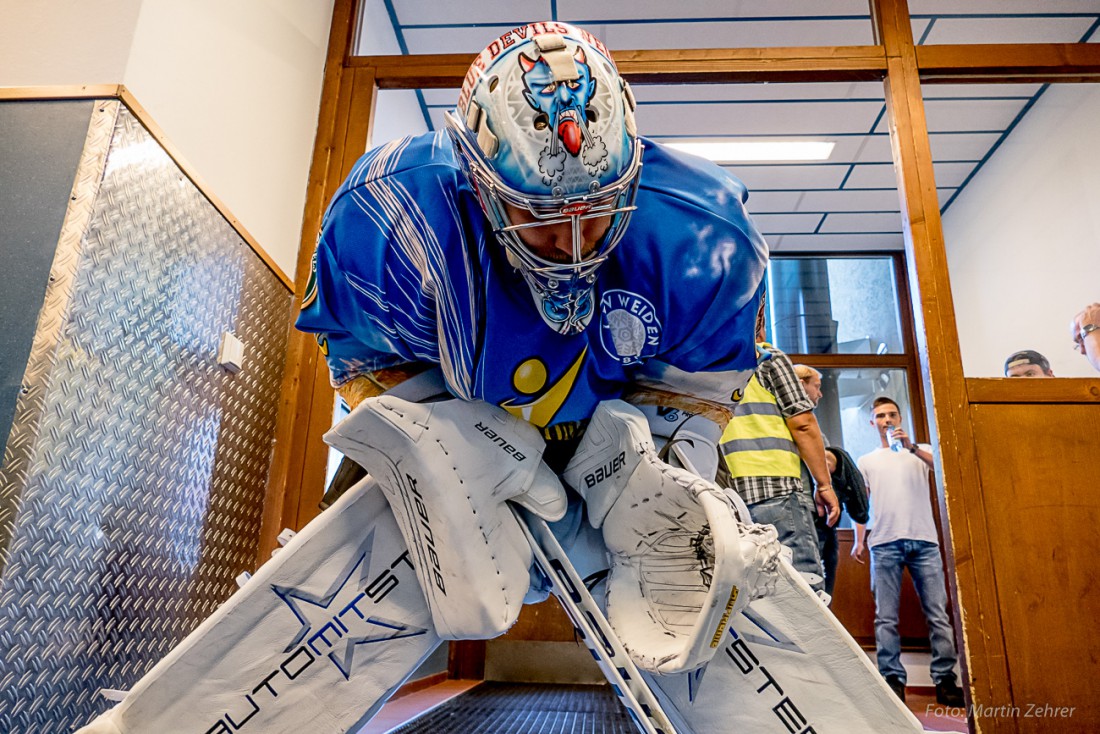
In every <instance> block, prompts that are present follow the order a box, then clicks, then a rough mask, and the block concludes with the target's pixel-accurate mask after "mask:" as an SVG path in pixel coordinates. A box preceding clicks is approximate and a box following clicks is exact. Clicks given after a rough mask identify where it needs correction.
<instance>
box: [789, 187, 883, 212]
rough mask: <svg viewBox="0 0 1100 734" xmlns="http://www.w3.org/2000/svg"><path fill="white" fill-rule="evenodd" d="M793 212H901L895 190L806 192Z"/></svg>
mask: <svg viewBox="0 0 1100 734" xmlns="http://www.w3.org/2000/svg"><path fill="white" fill-rule="evenodd" d="M795 211H802V212H860V211H867V212H874V211H879V212H884V211H893V212H896V211H901V201H900V200H899V199H898V192H897V191H896V190H886V189H884V190H881V191H860V190H854V191H850V190H848V189H841V190H839V191H807V192H805V193H804V194H802V199H801V200H800V201H799V202H798V208H797V209H796V210H795Z"/></svg>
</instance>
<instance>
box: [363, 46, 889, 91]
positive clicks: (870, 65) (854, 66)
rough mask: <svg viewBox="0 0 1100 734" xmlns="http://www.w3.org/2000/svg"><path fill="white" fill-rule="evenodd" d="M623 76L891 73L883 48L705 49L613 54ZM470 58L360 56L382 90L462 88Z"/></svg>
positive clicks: (819, 77) (738, 78)
mask: <svg viewBox="0 0 1100 734" xmlns="http://www.w3.org/2000/svg"><path fill="white" fill-rule="evenodd" d="M611 53H612V55H613V56H614V57H615V64H616V65H617V66H618V67H619V72H620V73H621V74H622V75H623V76H624V77H625V78H626V79H627V80H628V81H630V82H631V83H638V84H716V83H722V82H742V83H743V82H812V81H876V80H879V79H882V78H883V75H884V74H885V72H886V59H885V56H884V54H883V50H882V47H881V46H835V47H806V48H801V47H798V48H703V49H672V50H667V51H664V50H646V51H612V52H611ZM471 61H473V56H472V55H471V54H414V55H408V56H356V57H352V58H351V59H349V60H348V64H349V66H351V67H354V68H361V67H371V68H373V69H374V70H375V75H376V77H377V84H378V87H379V88H380V89H446V88H458V87H459V86H461V84H462V79H463V77H465V75H466V72H467V71H468V70H469V68H470V62H471Z"/></svg>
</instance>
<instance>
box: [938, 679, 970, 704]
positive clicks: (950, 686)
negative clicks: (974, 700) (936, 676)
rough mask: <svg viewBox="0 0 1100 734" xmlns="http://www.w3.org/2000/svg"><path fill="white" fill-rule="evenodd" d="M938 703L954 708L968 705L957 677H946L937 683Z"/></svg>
mask: <svg viewBox="0 0 1100 734" xmlns="http://www.w3.org/2000/svg"><path fill="white" fill-rule="evenodd" d="M936 703H938V704H941V705H943V706H951V707H953V708H961V707H963V706H965V705H966V702H965V701H964V700H963V692H962V689H961V688H959V684H958V683H957V682H956V681H955V677H954V676H951V677H950V678H944V679H943V680H941V681H940V682H939V683H937V684H936Z"/></svg>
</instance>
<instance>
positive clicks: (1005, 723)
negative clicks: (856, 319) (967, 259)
mask: <svg viewBox="0 0 1100 734" xmlns="http://www.w3.org/2000/svg"><path fill="white" fill-rule="evenodd" d="M870 1H871V13H872V18H873V20H874V23H875V32H876V38H877V39H878V40H881V42H882V44H883V46H884V47H885V49H886V58H887V76H886V109H887V116H888V121H889V128H890V144H891V148H892V152H893V158H894V169H895V171H897V172H898V174H897V175H898V190H899V192H900V193H901V196H902V198H901V206H902V217H903V223H904V233H905V250H906V259H907V267H908V273H909V283H910V289H911V291H912V294H913V297H914V304H915V306H916V308H915V309H914V314H913V315H914V328H915V330H916V334H917V341H918V347H919V355H920V362H921V366H922V377H923V379H924V381H925V394H926V396H927V397H928V398H929V399H930V401H931V406H932V408H933V415H930V416H929V418H930V420H929V424H930V426H932V427H933V428H934V431H935V432H934V434H933V436H932V439H933V441H932V442H933V443H934V444H936V445H937V449H938V450H937V457H936V468H937V471H936V482H937V490H938V491H937V494H938V496H939V500H940V513H941V517H946V518H947V519H948V523H947V526H948V527H947V534H948V535H949V542H948V544H947V547H946V551H947V557H948V561H949V563H948V566H949V568H954V571H955V572H954V574H949V575H948V579H949V581H950V582H951V586H952V590H953V591H954V597H955V599H956V604H955V605H954V611H955V614H954V616H955V619H954V621H955V632H956V639H958V640H960V643H961V644H960V646H959V647H960V653H961V655H960V659H961V662H962V665H963V670H964V673H965V674H966V675H967V678H968V681H967V682H968V683H969V687H970V690H971V694H972V698H973V702H974V703H977V704H980V705H981V706H984V707H992V706H998V705H1003V704H1005V703H1006V702H1011V701H1012V695H1011V685H1010V681H1009V674H1008V669H1007V663H1006V659H1005V657H1006V656H1005V643H1004V639H1003V625H1002V621H1001V617H1000V606H999V604H998V598H997V586H996V583H995V578H994V576H995V573H994V567H993V558H992V552H991V546H990V539H989V536H988V526H987V522H986V513H985V507H984V497H983V495H982V491H981V490H982V487H981V477H980V476H979V474H978V471H977V454H976V450H975V445H974V436H973V428H972V426H971V419H970V405H969V401H968V398H967V394H966V384H965V381H964V379H963V369H962V357H961V355H960V353H959V342H958V328H957V326H956V323H955V310H954V303H953V300H952V296H951V284H950V278H949V275H948V266H947V252H946V250H945V248H944V242H943V229H942V225H941V223H940V213H939V201H938V199H937V195H936V183H935V177H934V174H933V168H932V151H931V147H930V144H929V140H928V125H927V120H926V118H925V112H924V101H923V98H922V96H921V87H920V79H919V74H918V69H917V55H916V48H915V46H914V43H913V33H912V26H911V25H910V18H909V10H908V7H907V6H906V2H905V0H870ZM979 711H980V710H979ZM975 721H976V723H977V725H978V726H980V727H981V728H982V730H983V731H996V732H1009V731H1013V732H1014V731H1016V726H1015V721H1014V720H1011V719H1003V718H1002V719H993V718H991V717H989V716H988V715H986V716H984V717H983V716H978V717H976V718H975Z"/></svg>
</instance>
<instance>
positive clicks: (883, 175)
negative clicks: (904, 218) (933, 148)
mask: <svg viewBox="0 0 1100 734" xmlns="http://www.w3.org/2000/svg"><path fill="white" fill-rule="evenodd" d="M976 165H977V163H935V164H933V169H934V171H935V176H936V184H937V186H939V187H941V188H952V187H955V186H958V185H959V184H961V183H962V182H963V181H965V180H966V177H967V176H968V175H970V172H971V171H972V170H974V166H976ZM895 186H897V179H896V178H895V176H894V166H893V165H892V164H889V163H868V164H860V165H857V166H856V167H855V169H854V170H853V171H852V175H851V176H849V177H848V180H847V181H845V182H844V188H845V189H880V188H894V187H895Z"/></svg>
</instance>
